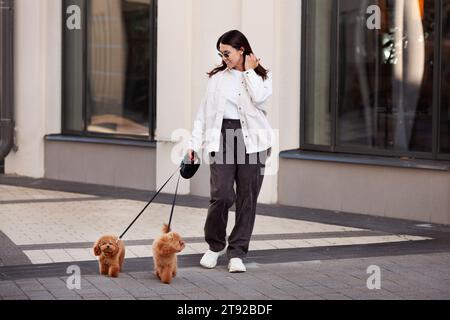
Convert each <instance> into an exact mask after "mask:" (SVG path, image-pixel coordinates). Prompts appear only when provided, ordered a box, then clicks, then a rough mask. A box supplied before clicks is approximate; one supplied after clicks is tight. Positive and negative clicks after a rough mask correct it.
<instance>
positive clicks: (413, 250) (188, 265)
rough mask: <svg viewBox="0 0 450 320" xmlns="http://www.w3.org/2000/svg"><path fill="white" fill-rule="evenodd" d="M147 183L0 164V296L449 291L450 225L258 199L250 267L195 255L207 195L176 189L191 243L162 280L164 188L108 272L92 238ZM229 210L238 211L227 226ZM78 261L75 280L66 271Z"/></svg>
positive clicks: (108, 229) (139, 199)
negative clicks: (60, 176)
mask: <svg viewBox="0 0 450 320" xmlns="http://www.w3.org/2000/svg"><path fill="white" fill-rule="evenodd" d="M151 195H152V194H151V193H149V192H144V191H139V190H130V189H122V188H112V187H104V186H94V185H82V184H76V183H66V182H57V181H49V180H33V179H28V178H20V177H9V176H0V299H170V300H174V299H176V300H183V299H190V300H197V299H202V300H208V299H214V300H215V299H220V300H222V299H227V300H247V299H251V300H267V299H286V300H287V299H450V227H447V226H441V225H429V224H425V223H420V222H414V221H404V220H395V219H388V218H379V217H368V216H361V215H355V214H349V213H336V212H328V211H323V210H312V209H304V208H296V207H287V206H270V205H258V210H257V212H258V216H257V219H256V225H255V230H254V236H253V238H252V242H251V246H250V253H249V256H248V258H247V261H246V265H247V269H248V271H247V272H246V273H242V274H230V273H228V271H227V263H228V261H227V260H226V258H225V257H222V258H220V260H219V265H218V267H217V268H216V269H214V270H206V269H203V268H201V267H200V266H199V264H198V261H199V260H200V257H201V255H202V253H203V252H204V251H205V250H206V249H207V247H206V245H205V243H204V240H203V224H204V220H205V215H206V211H207V206H208V199H207V198H201V197H192V196H180V197H179V198H177V206H176V208H175V212H174V218H173V222H172V227H173V229H174V230H175V231H177V232H179V233H180V234H181V235H182V236H183V238H184V239H185V241H186V244H187V245H186V249H185V250H184V251H183V252H182V253H181V254H180V255H179V262H178V265H179V272H178V276H177V277H176V278H175V279H174V281H173V282H172V283H171V284H170V285H164V284H161V283H160V282H159V281H158V280H157V279H156V278H155V277H154V275H153V273H152V270H153V265H152V263H153V262H152V258H151V243H152V239H154V238H155V237H156V236H157V235H159V232H160V229H161V226H162V224H163V223H164V222H167V219H168V217H169V213H170V208H171V195H166V194H161V195H159V196H158V197H157V198H156V199H155V202H154V203H152V204H151V205H150V206H149V207H148V208H147V210H146V212H145V213H144V214H143V215H142V216H141V218H140V219H139V220H138V221H137V222H136V224H135V225H133V227H132V228H131V229H130V230H129V232H128V233H127V234H126V236H125V237H124V240H125V243H126V247H127V251H126V261H125V265H124V273H122V274H121V275H120V277H119V278H117V279H112V278H108V277H104V276H100V275H99V274H98V269H97V262H96V257H94V256H93V253H92V249H91V247H92V245H93V243H94V242H95V240H97V238H98V237H99V236H100V235H102V234H105V233H113V234H121V233H122V231H123V230H124V229H125V228H126V227H127V226H128V224H129V223H130V222H131V221H132V220H133V218H134V217H135V216H136V215H137V213H139V211H140V210H141V209H142V208H143V206H144V205H145V204H146V200H148V199H149V198H150V197H151ZM232 209H233V208H232ZM233 210H234V209H233ZM233 221H234V212H231V213H230V217H229V225H228V230H231V228H232V223H233ZM73 265H75V266H78V267H79V268H80V270H81V289H79V290H77V289H75V290H70V289H68V287H67V283H66V281H67V279H68V277H69V274H68V273H67V268H68V267H69V266H73ZM369 266H376V267H378V268H379V271H380V289H374V290H370V289H368V286H367V282H368V278H369V277H371V276H372V273H368V267H369ZM371 279H373V277H372V278H371ZM370 283H374V282H372V281H371V280H370V279H369V284H370Z"/></svg>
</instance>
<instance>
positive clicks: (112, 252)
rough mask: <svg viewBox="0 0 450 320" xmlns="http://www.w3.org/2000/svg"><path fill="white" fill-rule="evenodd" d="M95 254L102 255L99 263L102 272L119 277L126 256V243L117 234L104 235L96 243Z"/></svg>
mask: <svg viewBox="0 0 450 320" xmlns="http://www.w3.org/2000/svg"><path fill="white" fill-rule="evenodd" d="M93 249H94V254H95V255H96V256H100V258H99V259H98V264H99V268H100V274H105V275H106V274H107V275H109V276H110V277H114V278H117V277H118V276H119V272H122V265H123V260H124V258H125V245H124V243H123V241H122V240H120V239H119V238H118V237H116V236H103V237H101V238H100V239H98V240H97V242H96V243H95V244H94V247H93Z"/></svg>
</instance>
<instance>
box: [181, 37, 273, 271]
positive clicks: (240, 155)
mask: <svg viewBox="0 0 450 320" xmlns="http://www.w3.org/2000/svg"><path fill="white" fill-rule="evenodd" d="M216 47H217V50H218V51H219V53H218V54H219V56H220V57H221V58H222V65H220V66H218V67H217V68H215V69H213V70H212V71H211V72H209V73H208V75H209V81H208V88H207V90H206V95H205V97H204V98H203V100H202V103H201V105H200V108H199V110H198V112H197V116H196V119H195V121H194V128H193V131H192V136H191V139H190V141H189V149H188V155H189V157H190V159H191V161H192V160H195V159H196V155H198V154H199V152H200V149H202V148H203V149H204V150H206V151H207V152H208V159H209V163H210V172H211V178H210V188H211V199H210V205H209V208H208V215H207V218H206V222H205V227H204V232H205V240H206V242H207V243H208V245H209V250H208V251H207V252H206V253H205V254H204V255H203V257H202V259H201V260H200V264H201V265H202V266H203V267H205V268H214V267H215V266H216V264H217V259H218V258H219V256H220V255H222V254H224V253H225V248H226V239H225V238H226V227H227V221H228V210H229V208H230V207H231V206H232V205H233V203H234V202H235V201H236V220H235V225H234V228H233V231H232V232H231V234H230V235H229V237H228V247H227V248H226V252H227V256H228V259H229V261H230V262H229V265H228V268H229V271H230V272H245V271H246V268H245V265H244V263H243V261H242V259H243V258H245V256H246V255H247V252H248V247H249V243H250V238H251V235H252V232H253V226H254V222H255V214H256V203H257V199H258V195H259V191H260V189H261V185H262V182H263V178H264V167H265V161H266V159H267V157H268V156H270V151H271V147H272V146H273V144H274V134H273V130H272V128H271V126H270V124H269V122H268V120H267V118H266V110H267V105H266V102H267V100H268V98H269V97H270V96H271V95H272V78H271V73H270V72H268V71H267V70H266V69H264V68H263V67H262V66H261V65H260V64H259V61H260V59H257V58H256V56H255V55H254V54H253V51H252V49H251V47H250V44H249V42H248V40H247V38H246V37H245V36H244V35H243V34H242V33H241V32H240V31H237V30H232V31H229V32H227V33H225V34H224V35H222V36H221V37H220V38H219V40H218V41H217V45H216ZM235 182H236V192H235V191H234V183H235Z"/></svg>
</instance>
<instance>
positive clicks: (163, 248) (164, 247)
mask: <svg viewBox="0 0 450 320" xmlns="http://www.w3.org/2000/svg"><path fill="white" fill-rule="evenodd" d="M158 251H159V253H160V254H161V255H163V256H165V255H169V254H172V253H174V250H173V248H172V246H171V245H170V244H169V243H167V241H161V242H159V243H158Z"/></svg>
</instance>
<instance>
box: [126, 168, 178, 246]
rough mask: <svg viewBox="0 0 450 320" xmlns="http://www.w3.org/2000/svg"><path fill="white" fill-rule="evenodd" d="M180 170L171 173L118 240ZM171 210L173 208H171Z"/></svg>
mask: <svg viewBox="0 0 450 320" xmlns="http://www.w3.org/2000/svg"><path fill="white" fill-rule="evenodd" d="M179 169H180V167H178V168H177V170H175V171H174V173H172V175H171V176H170V178H169V179H167V181H166V182H165V183H164V184H163V185H162V187H161V188H159V190H158V191H157V192H156V193H155V195H154V196H153V197H152V199H151V200H150V201H149V202H148V203H147V204H146V206H145V207H144V209H142V210H141V212H139V214H138V215H137V216H136V218H134V220H133V222H131V223H130V225H129V226H128V227H127V228H126V229H125V231H124V232H123V233H122V235H121V236H120V237H119V239H122V238H123V236H124V235H125V233H127V231H128V230H129V229H130V228H131V226H132V225H133V224H134V223H135V222H136V220H137V219H139V217H140V216H141V214H143V213H144V211H145V209H147V207H148V206H149V205H150V203H152V201H153V200H154V199H155V198H156V196H157V195H158V194H159V193H160V192H161V190H162V189H163V188H164V187H165V186H166V184H167V183H168V182H169V181H170V179H172V177H173V176H174V174H175V173H176V172H177V171H178V170H179ZM172 210H173V208H172Z"/></svg>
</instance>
